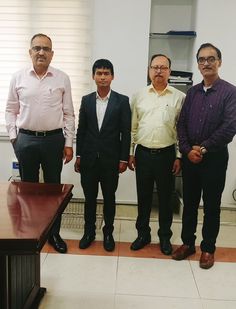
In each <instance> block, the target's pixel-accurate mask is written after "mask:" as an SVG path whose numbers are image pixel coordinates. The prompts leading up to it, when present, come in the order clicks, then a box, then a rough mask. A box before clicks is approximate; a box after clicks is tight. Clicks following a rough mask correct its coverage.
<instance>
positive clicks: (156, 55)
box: [150, 54, 171, 68]
mask: <svg viewBox="0 0 236 309" xmlns="http://www.w3.org/2000/svg"><path fill="white" fill-rule="evenodd" d="M156 57H165V58H166V59H167V60H168V62H169V68H170V67H171V60H170V58H169V57H167V56H166V55H164V54H155V55H153V56H152V58H151V60H150V65H151V63H152V60H153V59H154V58H156Z"/></svg>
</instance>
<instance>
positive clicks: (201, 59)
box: [197, 56, 219, 64]
mask: <svg viewBox="0 0 236 309" xmlns="http://www.w3.org/2000/svg"><path fill="white" fill-rule="evenodd" d="M216 60H219V59H218V58H216V57H214V56H209V57H206V58H205V57H199V58H198V60H197V62H198V64H205V63H206V62H207V63H208V64H213V63H215V62H216Z"/></svg>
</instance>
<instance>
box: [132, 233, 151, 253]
mask: <svg viewBox="0 0 236 309" xmlns="http://www.w3.org/2000/svg"><path fill="white" fill-rule="evenodd" d="M150 242H151V235H148V236H138V237H137V238H136V239H135V241H134V242H133V243H132V244H131V246H130V249H131V250H139V249H142V248H143V247H145V246H146V245H147V244H150Z"/></svg>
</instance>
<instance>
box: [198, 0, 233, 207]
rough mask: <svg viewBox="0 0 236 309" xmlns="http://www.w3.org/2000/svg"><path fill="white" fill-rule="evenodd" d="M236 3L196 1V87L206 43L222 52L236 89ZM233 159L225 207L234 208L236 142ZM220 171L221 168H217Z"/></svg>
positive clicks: (224, 71)
mask: <svg viewBox="0 0 236 309" xmlns="http://www.w3.org/2000/svg"><path fill="white" fill-rule="evenodd" d="M235 11H236V2H235V0H227V1H222V0H207V1H205V0H198V1H196V32H197V37H196V40H195V45H194V55H193V57H194V61H193V72H194V75H193V76H194V83H198V82H200V81H201V79H202V78H201V75H200V73H199V71H198V68H197V63H196V60H195V59H196V58H195V55H196V52H197V49H198V48H199V47H200V45H201V44H202V43H206V42H210V43H212V44H214V45H216V46H217V47H218V48H219V49H220V50H221V52H222V59H223V61H222V66H221V68H220V71H219V73H220V77H221V78H223V79H225V80H227V81H229V82H231V83H232V84H234V85H236V74H235V68H236V56H235V55H236V42H235V29H236V19H235ZM229 152H230V159H229V165H228V170H227V178H226V186H225V190H224V193H223V196H222V205H223V206H229V205H231V206H232V205H234V206H235V207H236V202H235V201H234V200H233V198H232V191H233V190H234V189H235V188H236V164H235V161H234V160H235V158H236V138H234V140H233V142H232V143H231V144H230V145H229ZM216 168H217V167H216Z"/></svg>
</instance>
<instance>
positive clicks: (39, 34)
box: [30, 33, 52, 46]
mask: <svg viewBox="0 0 236 309" xmlns="http://www.w3.org/2000/svg"><path fill="white" fill-rule="evenodd" d="M37 37H45V38H47V39H48V40H49V41H50V42H51V44H52V40H51V38H50V37H49V36H48V35H46V34H43V33H36V34H35V35H33V36H32V38H31V40H30V46H32V44H33V40H34V39H35V38H37Z"/></svg>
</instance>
